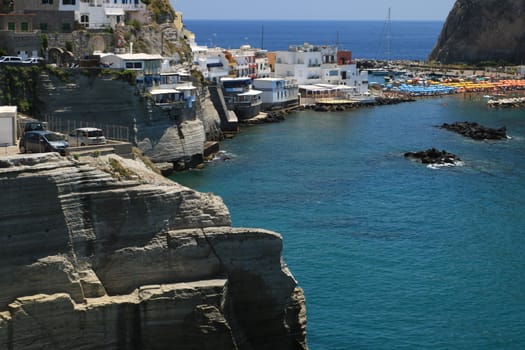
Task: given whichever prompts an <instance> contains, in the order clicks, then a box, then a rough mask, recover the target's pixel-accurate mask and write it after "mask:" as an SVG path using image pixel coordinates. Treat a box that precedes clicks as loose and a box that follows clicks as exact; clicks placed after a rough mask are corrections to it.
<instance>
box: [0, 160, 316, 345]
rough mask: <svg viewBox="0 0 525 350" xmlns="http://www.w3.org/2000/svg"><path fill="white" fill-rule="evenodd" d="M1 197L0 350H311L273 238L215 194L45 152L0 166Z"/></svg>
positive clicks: (132, 167)
mask: <svg viewBox="0 0 525 350" xmlns="http://www.w3.org/2000/svg"><path fill="white" fill-rule="evenodd" d="M88 160H89V161H88ZM0 191H1V192H2V196H0V205H1V206H0V207H1V208H2V209H0V239H1V244H0V262H1V263H0V270H1V273H0V348H1V349H10V350H16V349H24V350H31V349H35V350H36V349H169V348H173V347H176V348H177V349H214V350H220V349H250V350H252V349H261V350H262V349H276V350H277V349H283V350H284V349H307V345H306V336H305V327H306V316H305V303H304V296H303V292H302V290H301V289H300V288H299V287H298V285H297V282H296V280H295V279H294V278H293V276H292V274H291V273H290V271H289V270H288V269H287V268H286V266H285V265H284V263H283V261H282V256H281V253H282V238H281V236H280V235H279V234H277V233H274V232H270V231H266V230H262V229H248V228H235V227H232V226H231V219H230V214H229V211H228V209H227V208H226V206H225V205H224V203H223V202H222V200H221V199H220V198H219V197H217V196H215V195H213V194H209V193H208V194H205V193H199V192H196V191H193V190H191V189H189V188H186V187H183V186H180V185H178V184H176V183H174V182H172V181H169V180H168V179H165V178H163V177H162V176H160V175H157V174H156V173H154V172H152V171H150V170H149V169H148V168H147V167H146V166H145V165H144V164H143V163H141V162H140V161H138V160H137V161H135V160H128V159H123V158H120V157H117V156H115V155H110V156H100V157H96V158H91V157H86V158H84V157H81V158H80V160H75V159H74V158H64V157H60V156H58V155H57V154H54V153H47V154H32V155H17V156H10V157H3V158H0Z"/></svg>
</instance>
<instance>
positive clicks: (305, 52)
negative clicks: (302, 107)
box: [274, 44, 368, 95]
mask: <svg viewBox="0 0 525 350" xmlns="http://www.w3.org/2000/svg"><path fill="white" fill-rule="evenodd" d="M342 62H344V64H341V63H342ZM342 62H338V50H337V48H336V47H335V46H313V45H310V44H304V45H303V46H291V47H290V48H289V50H288V51H277V52H276V63H275V74H274V76H275V77H280V78H292V77H293V78H295V79H296V80H297V83H298V84H299V85H316V84H331V85H347V86H348V87H349V88H350V89H347V90H349V91H354V93H355V94H359V95H362V94H365V93H366V92H367V91H368V72H366V71H363V72H359V71H358V69H357V65H356V64H353V63H350V62H347V61H345V60H342Z"/></svg>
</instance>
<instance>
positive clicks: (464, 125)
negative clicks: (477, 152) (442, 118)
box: [441, 122, 507, 141]
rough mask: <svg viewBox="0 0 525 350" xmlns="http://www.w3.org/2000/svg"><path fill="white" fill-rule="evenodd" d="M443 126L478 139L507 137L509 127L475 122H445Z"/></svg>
mask: <svg viewBox="0 0 525 350" xmlns="http://www.w3.org/2000/svg"><path fill="white" fill-rule="evenodd" d="M441 127H442V128H443V129H447V130H450V131H454V132H456V133H458V134H461V135H463V136H465V137H469V138H471V139H474V140H478V141H481V140H501V139H506V138H507V128H505V127H501V128H499V129H492V128H487V127H485V126H483V125H480V124H478V123H475V122H456V123H452V124H447V123H444V124H443V125H441Z"/></svg>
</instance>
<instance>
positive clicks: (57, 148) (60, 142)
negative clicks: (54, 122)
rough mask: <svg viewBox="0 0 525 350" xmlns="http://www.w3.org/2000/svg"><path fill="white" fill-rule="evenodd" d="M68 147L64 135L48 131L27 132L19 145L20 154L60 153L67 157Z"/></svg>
mask: <svg viewBox="0 0 525 350" xmlns="http://www.w3.org/2000/svg"><path fill="white" fill-rule="evenodd" d="M67 147H69V144H68V143H67V141H66V140H65V138H64V136H63V135H61V134H57V133H55V132H51V131H47V130H36V131H27V132H26V133H25V134H24V135H23V136H22V138H21V139H20V142H19V143H18V148H19V149H20V153H27V152H32V153H42V152H58V153H60V154H61V155H63V156H65V155H66V148H67Z"/></svg>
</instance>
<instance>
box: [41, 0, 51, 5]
mask: <svg viewBox="0 0 525 350" xmlns="http://www.w3.org/2000/svg"><path fill="white" fill-rule="evenodd" d="M42 4H44V5H53V0H42Z"/></svg>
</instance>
